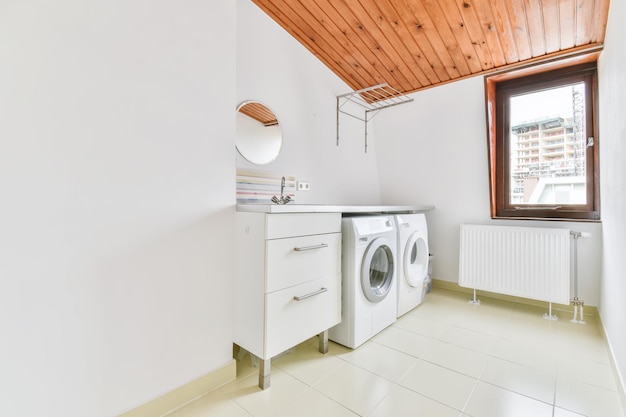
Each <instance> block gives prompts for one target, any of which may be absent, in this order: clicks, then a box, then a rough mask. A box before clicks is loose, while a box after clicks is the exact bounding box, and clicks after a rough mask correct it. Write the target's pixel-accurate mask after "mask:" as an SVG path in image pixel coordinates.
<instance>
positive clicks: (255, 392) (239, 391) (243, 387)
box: [221, 368, 309, 417]
mask: <svg viewBox="0 0 626 417" xmlns="http://www.w3.org/2000/svg"><path fill="white" fill-rule="evenodd" d="M308 388H309V387H308V386H307V385H306V384H304V383H302V382H300V381H298V380H297V379H296V378H294V377H292V376H291V375H289V374H287V373H286V372H284V371H282V370H280V369H278V368H273V369H272V373H271V382H270V387H269V388H267V389H265V390H262V389H260V388H259V387H258V374H252V375H250V376H248V377H246V378H243V379H237V380H235V381H234V382H231V383H230V384H228V385H226V386H224V387H222V388H221V390H222V392H223V393H224V394H226V395H227V396H228V397H229V398H230V399H232V400H233V401H235V402H236V403H237V404H239V405H241V407H243V408H244V409H245V410H246V411H247V412H249V413H250V414H252V415H253V416H255V417H268V416H272V415H273V414H275V413H277V412H278V411H280V410H281V409H282V408H283V407H285V406H286V405H288V404H290V403H291V402H292V401H294V399H295V398H297V397H298V396H300V395H302V394H303V393H304V392H305V391H306V390H307V389H308Z"/></svg>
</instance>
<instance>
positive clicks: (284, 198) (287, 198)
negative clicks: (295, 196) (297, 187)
mask: <svg viewBox="0 0 626 417" xmlns="http://www.w3.org/2000/svg"><path fill="white" fill-rule="evenodd" d="M284 190H285V177H282V179H281V180H280V198H278V197H276V196H274V197H272V201H273V202H274V203H276V204H287V203H288V202H290V201H291V197H290V196H288V195H283V192H284Z"/></svg>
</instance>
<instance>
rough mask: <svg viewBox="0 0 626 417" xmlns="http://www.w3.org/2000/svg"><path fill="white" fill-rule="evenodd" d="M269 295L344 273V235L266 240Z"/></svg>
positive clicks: (331, 234)
mask: <svg viewBox="0 0 626 417" xmlns="http://www.w3.org/2000/svg"><path fill="white" fill-rule="evenodd" d="M266 245H267V246H266V251H267V252H266V256H267V258H266V259H267V263H266V265H265V267H266V274H267V275H266V283H265V285H266V287H265V288H266V292H272V291H276V290H280V289H283V288H286V287H291V286H294V285H297V284H301V283H304V282H308V281H313V280H315V279H319V278H321V277H325V276H329V275H334V274H339V273H341V233H329V234H324V235H314V236H300V237H294V238H289V239H274V240H268V241H266Z"/></svg>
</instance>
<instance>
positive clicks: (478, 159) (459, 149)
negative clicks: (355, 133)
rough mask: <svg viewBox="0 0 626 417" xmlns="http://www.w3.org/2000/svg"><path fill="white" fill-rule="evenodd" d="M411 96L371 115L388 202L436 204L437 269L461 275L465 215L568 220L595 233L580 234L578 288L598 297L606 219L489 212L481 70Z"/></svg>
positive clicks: (437, 274) (440, 274) (432, 239)
mask: <svg viewBox="0 0 626 417" xmlns="http://www.w3.org/2000/svg"><path fill="white" fill-rule="evenodd" d="M411 97H412V98H414V99H415V101H413V102H412V103H408V104H403V105H401V106H397V107H394V108H390V109H387V110H383V112H382V113H381V114H380V115H379V116H377V118H376V119H375V120H374V129H375V132H376V137H377V139H378V143H377V151H378V154H377V156H378V164H379V173H380V181H381V190H382V191H381V192H382V200H383V203H385V204H433V205H435V207H436V208H435V210H434V211H431V212H428V213H427V214H426V217H427V219H428V222H429V230H428V232H429V243H430V251H431V253H433V254H434V255H435V256H434V258H433V277H434V278H437V279H442V280H446V281H457V280H458V268H459V262H458V259H459V226H460V224H462V223H480V224H490V223H495V224H499V225H527V226H544V227H556V228H568V229H571V230H577V231H582V232H589V233H591V234H592V238H590V239H582V240H580V242H579V272H578V273H579V280H580V284H579V288H580V291H579V296H580V298H582V299H584V300H585V302H586V303H587V304H589V305H598V301H599V291H600V287H599V277H600V256H601V242H602V237H601V225H600V224H598V223H572V222H536V221H504V220H498V221H494V220H491V218H490V214H489V168H488V160H487V138H486V134H487V130H486V116H485V98H484V84H483V78H482V77H474V78H470V79H467V80H463V81H459V82H455V83H451V84H447V85H444V86H440V87H437V88H433V89H429V90H425V91H422V92H419V93H415V94H412V95H411Z"/></svg>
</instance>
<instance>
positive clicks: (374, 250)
mask: <svg viewBox="0 0 626 417" xmlns="http://www.w3.org/2000/svg"><path fill="white" fill-rule="evenodd" d="M393 266H394V256H393V251H392V250H391V247H390V244H389V241H388V240H387V239H386V238H384V237H379V238H376V239H374V240H372V241H371V242H370V244H369V245H368V247H367V249H366V250H365V254H364V255H363V263H362V266H361V288H362V290H363V295H365V298H367V299H368V300H369V301H371V302H372V303H379V302H381V301H382V300H384V299H385V298H386V297H387V295H388V294H389V290H390V289H391V284H392V283H393V279H394V276H393V275H394V274H393V270H394V268H393Z"/></svg>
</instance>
